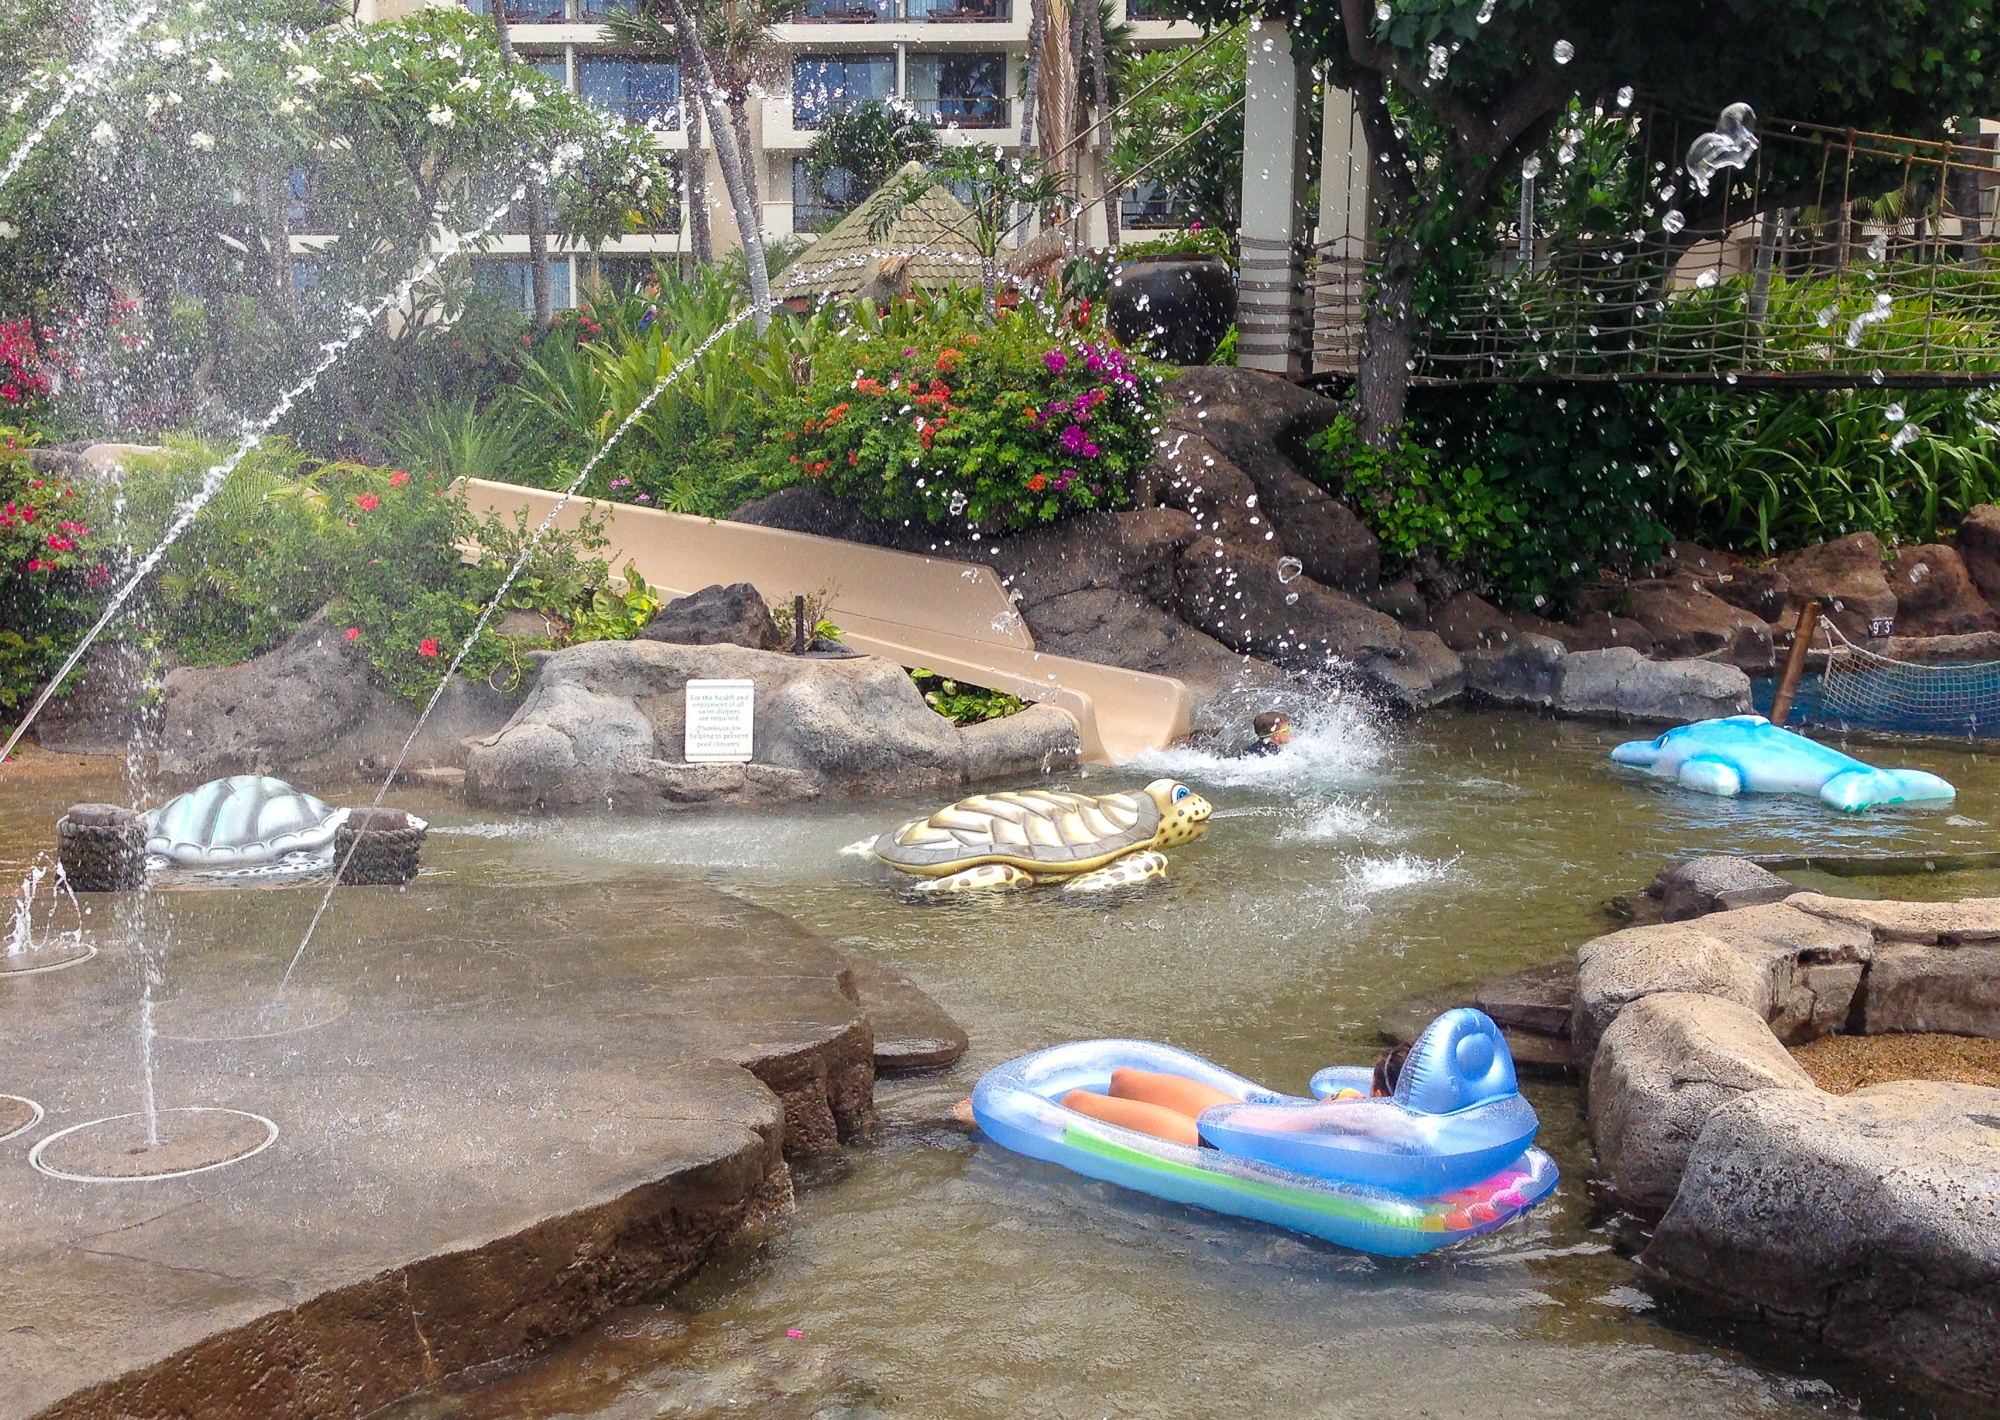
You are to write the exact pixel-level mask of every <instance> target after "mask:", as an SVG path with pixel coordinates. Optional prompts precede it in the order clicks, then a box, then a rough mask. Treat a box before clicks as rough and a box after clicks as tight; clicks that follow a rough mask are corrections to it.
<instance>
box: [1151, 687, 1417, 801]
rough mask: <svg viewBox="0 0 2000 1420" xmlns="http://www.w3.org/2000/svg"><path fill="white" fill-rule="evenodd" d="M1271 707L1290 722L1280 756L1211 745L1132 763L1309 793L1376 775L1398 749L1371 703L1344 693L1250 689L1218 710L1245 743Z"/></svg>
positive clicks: (1175, 774) (1217, 782) (1184, 775)
mask: <svg viewBox="0 0 2000 1420" xmlns="http://www.w3.org/2000/svg"><path fill="white" fill-rule="evenodd" d="M1271 709H1278V710H1283V711H1284V712H1285V713H1286V714H1288V715H1289V716H1291V719H1292V742H1291V743H1290V744H1288V745H1286V746H1285V748H1284V750H1283V751H1282V752H1281V753H1278V754H1273V755H1260V756H1253V757H1251V758H1248V759H1238V758H1236V743H1235V742H1226V743H1224V744H1221V745H1216V746H1212V747H1208V748H1195V747H1193V746H1180V747H1177V748H1174V749H1162V750H1152V751H1149V752H1148V753H1146V754H1142V755H1140V756H1138V757H1137V758H1136V759H1134V760H1133V761H1132V762H1131V764H1130V765H1129V766H1128V767H1129V768H1131V769H1132V770H1133V771H1134V772H1137V773H1143V774H1146V775H1148V776H1152V775H1168V776H1170V777H1172V778H1175V779H1185V780H1188V781H1189V782H1190V783H1193V784H1196V785H1214V786H1221V787H1224V788H1270V789H1279V790H1284V791H1286V792H1288V793H1292V794H1312V793H1315V792H1325V791H1328V790H1333V791H1338V790H1340V789H1343V788H1351V787H1352V786H1353V785H1355V784H1357V783H1361V782H1365V781H1368V780H1371V779H1373V778H1374V777H1375V776H1376V775H1377V774H1378V773H1379V772H1380V771H1381V770H1382V768H1383V767H1384V766H1385V765H1386V764H1387V763H1388V762H1389V760H1390V758H1391V756H1392V754H1393V752H1394V746H1393V741H1392V739H1391V737H1390V735H1389V734H1388V732H1387V731H1386V729H1385V728H1384V726H1383V725H1382V723H1381V721H1380V720H1378V719H1377V718H1376V716H1375V714H1374V712H1373V711H1372V710H1370V709H1369V707H1368V705H1367V704H1366V702H1364V701H1362V700H1361V699H1360V698H1359V697H1356V696H1353V695H1349V694H1345V693H1342V692H1339V691H1330V692H1326V693H1311V692H1301V691H1298V690H1282V689H1280V690H1269V689H1254V688H1247V687H1246V688H1244V689H1242V690H1237V691H1232V692H1230V693H1229V694H1228V695H1226V696H1225V697H1223V699H1222V702H1221V705H1220V706H1219V707H1218V708H1217V710H1216V711H1215V712H1214V713H1215V714H1216V715H1217V716H1218V718H1222V719H1223V721H1224V723H1225V724H1226V725H1227V726H1228V729H1229V731H1230V732H1233V733H1234V734H1235V736H1236V737H1237V739H1238V740H1240V739H1242V738H1246V737H1247V736H1248V734H1249V727H1250V720H1251V718H1252V717H1253V716H1254V715H1256V714H1257V713H1258V712H1260V711H1264V710H1271Z"/></svg>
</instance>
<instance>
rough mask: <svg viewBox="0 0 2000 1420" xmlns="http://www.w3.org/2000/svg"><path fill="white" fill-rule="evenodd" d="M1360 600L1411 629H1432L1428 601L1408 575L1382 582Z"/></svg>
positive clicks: (1433, 628)
mask: <svg viewBox="0 0 2000 1420" xmlns="http://www.w3.org/2000/svg"><path fill="white" fill-rule="evenodd" d="M1362 600H1363V601H1365V602H1367V603H1368V605H1370V606H1372V607H1374V608H1375V610H1377V611H1379V612H1381V613H1382V614H1383V615H1384V616H1393V617H1395V618H1396V620H1398V621H1400V622H1402V623H1403V625H1405V626H1407V627H1409V628H1410V630H1412V631H1434V630H1436V628H1435V627H1433V626H1432V625H1431V607H1430V603H1429V602H1427V601H1425V600H1424V594H1423V593H1422V592H1420V591H1418V590H1417V584H1416V583H1415V582H1414V581H1412V580H1410V579H1409V578H1408V577H1402V578H1398V579H1397V580H1396V581H1393V582H1384V583H1383V584H1382V585H1380V586H1379V587H1377V588H1376V589H1375V590H1374V591H1372V592H1369V593H1367V594H1365V595H1364V596H1363V597H1362Z"/></svg>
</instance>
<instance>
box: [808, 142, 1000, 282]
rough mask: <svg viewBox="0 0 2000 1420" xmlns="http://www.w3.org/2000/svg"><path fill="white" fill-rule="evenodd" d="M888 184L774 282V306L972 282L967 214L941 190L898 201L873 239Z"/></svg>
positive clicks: (974, 269)
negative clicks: (898, 209)
mask: <svg viewBox="0 0 2000 1420" xmlns="http://www.w3.org/2000/svg"><path fill="white" fill-rule="evenodd" d="M922 171H923V167H922V165H921V164H918V163H909V164H906V165H905V166H904V168H903V171H902V172H901V173H899V174H897V177H898V178H900V177H902V176H904V175H906V174H909V173H921V172H922ZM894 186H895V182H894V180H892V181H890V182H887V183H884V184H883V185H882V186H881V187H879V188H877V189H876V190H875V191H874V192H872V193H870V194H869V195H868V197H867V199H866V200H865V201H863V202H862V204H861V205H860V206H859V207H857V208H855V209H854V210H853V211H852V212H850V213H848V214H847V215H846V216H845V217H843V218H841V219H840V221H839V222H837V223H836V224H835V225H834V226H833V227H832V228H831V229H829V230H828V231H827V232H826V234H825V235H824V236H822V237H821V238H820V239H819V240H818V241H816V242H814V243H813V244H812V245H811V246H810V247H808V248H806V250H805V251H803V252H801V253H800V254H799V256H798V257H797V259H796V260H794V261H793V262H792V264H791V266H790V267H788V268H787V269H786V271H785V273H784V274H783V275H782V276H780V277H779V278H778V286H777V290H776V291H775V292H773V294H774V295H775V296H776V297H777V298H778V299H779V300H781V301H791V300H814V299H818V298H821V297H825V296H851V295H854V294H856V293H861V292H865V293H867V294H869V295H873V296H877V297H887V296H892V295H895V294H897V293H898V292H906V291H908V290H909V289H910V288H911V287H912V286H943V285H947V284H950V283H952V282H969V283H973V284H977V282H978V281H979V253H978V251H977V250H975V249H974V247H973V245H972V238H971V235H970V233H971V231H972V214H971V213H970V212H968V211H966V209H965V204H964V203H962V202H960V201H959V200H958V199H957V198H956V197H953V196H952V195H951V194H950V193H949V192H947V191H946V190H945V189H943V188H941V187H934V188H932V189H931V190H930V191H929V192H926V193H925V194H924V195H923V196H922V197H920V198H918V199H917V200H916V201H915V202H911V203H908V204H906V205H905V206H904V207H903V210H902V211H901V212H898V213H897V214H896V218H895V220H894V221H893V222H892V223H890V225H889V229H888V231H886V232H884V233H883V234H882V235H881V236H879V237H878V236H876V235H874V229H875V223H876V220H877V218H878V217H879V216H880V214H881V212H882V210H883V208H884V207H885V206H887V205H888V203H889V202H890V201H891V197H892V193H891V189H892V188H893V187H894Z"/></svg>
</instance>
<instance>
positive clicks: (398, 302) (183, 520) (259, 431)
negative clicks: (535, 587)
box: [0, 182, 595, 764]
mask: <svg viewBox="0 0 2000 1420" xmlns="http://www.w3.org/2000/svg"><path fill="white" fill-rule="evenodd" d="M526 192H527V184H526V183H525V182H524V183H522V184H520V185H519V186H517V187H516V188H515V189H514V191H513V193H512V194H511V195H510V196H509V197H508V198H507V200H506V201H505V202H503V203H502V204H501V205H500V206H499V207H497V208H495V209H494V210H493V212H492V213H491V214H489V215H488V217H487V218H486V220H485V221H484V222H481V223H480V224H479V225H478V226H477V227H475V228H473V229H472V230H471V231H469V232H454V233H452V234H451V235H450V236H448V237H446V238H445V239H444V241H443V242H441V243H439V246H440V248H441V249H440V250H438V251H434V252H432V253H431V255H430V256H429V257H428V258H427V259H426V260H425V261H424V262H422V263H421V264H420V265H419V266H417V268H416V269H415V270H413V271H412V272H411V273H410V274H409V275H408V276H406V277H404V278H403V280H402V281H401V282H400V283H398V285H397V286H396V288H395V289H394V290H393V291H391V292H389V293H388V294H387V295H385V296H383V297H382V298H381V299H380V300H378V301H377V302H375V304H374V305H372V306H355V307H353V308H352V309H351V310H350V312H349V317H350V319H349V322H348V325H347V327H346V329H345V330H343V331H342V332H341V333H340V334H339V335H337V336H335V337H334V338H333V339H332V340H329V341H326V342H325V343H324V344H322V345H321V346H320V354H319V359H318V360H316V361H315V362H314V363H313V366H312V368H311V369H310V370H309V371H307V373H306V374H305V376H304V377H303V378H302V379H300V380H299V381H298V382H297V383H295V384H294V385H292V387H291V388H290V389H288V390H286V391H285V392H284V393H283V394H282V395H280V396H279V398H278V402H277V403H276V404H275V405H273V406H272V407H271V411H270V412H269V413H268V414H266V415H265V416H264V417H263V418H262V419H260V420H258V421H257V422H256V423H255V424H252V425H249V426H248V427H246V428H245V429H244V431H243V437H242V438H241V439H240V440H238V441H237V445H236V447H235V449H234V450H232V451H231V453H230V455H229V457H227V458H225V459H223V460H222V461H221V462H220V463H218V464H215V465H213V466H212V467H210V468H209V470H208V471H207V472H206V473H204V474H203V475H202V478H201V486H200V487H199V488H197V489H196V490H195V491H194V493H193V494H191V495H190V496H189V497H188V498H187V500H186V501H185V502H183V503H181V504H180V505H179V506H178V507H177V508H175V510H174V521H173V522H172V523H171V524H170V525H169V526H168V528H167V531H166V535H165V536H163V537H162V538H161V539H160V541H159V544H158V545H157V546H156V547H154V548H153V550H152V551H151V552H149V553H147V554H146V556H145V557H143V558H141V559H140V561H139V563H138V565H137V566H136V567H135V568H134V569H133V570H132V573H131V575H130V576H129V577H127V578H126V579H125V582H124V584H123V585H122V586H120V587H119V588H118V590H117V591H116V592H114V593H113V594H112V596H111V600H110V601H108V602H107V603H105V607H104V611H103V613H102V614H101V615H100V616H99V617H98V618H97V621H96V622H95V624H93V625H92V626H91V628H90V630H89V631H87V632H85V633H84V637H83V639H82V640H81V641H80V642H78V643H77V645H76V649H75V650H73V651H71V652H70V654H69V658H68V659H67V660H65V661H64V662H63V663H62V666H61V667H60V668H59V669H58V670H57V671H56V673H55V674H54V675H53V676H51V677H50V678H49V682H48V684H47V685H45V686H43V687H42V691H41V694H39V695H37V696H36V697H35V700H34V703H33V704H31V705H30V706H29V707H28V713H27V714H25V715H23V716H22V717H21V720H20V723H19V724H17V725H15V726H14V732H13V733H12V734H11V735H9V736H8V737H7V743H6V744H5V745H0V764H4V763H6V762H7V759H8V757H9V756H11V755H12V754H13V753H14V747H15V746H16V745H18V744H19V743H20V742H21V737H22V736H23V735H25V734H26V733H27V732H28V727H29V726H30V725H32V724H34V723H35V717H36V716H37V715H39V714H41V712H42V707H43V706H45V705H47V704H48V702H49V698H50V697H51V696H53V695H54V694H55V693H56V691H57V689H59V688H60V687H61V685H62V683H63V682H64V681H65V680H67V679H68V678H69V673H70V672H71V671H73V670H75V669H76V665H77V662H79V661H81V660H82V659H83V656H84V653H85V652H86V651H88V650H89V649H90V648H91V647H92V646H93V645H95V644H96V642H97V638H98V637H99V636H101V635H103V633H104V628H105V627H107V626H109V625H110V624H111V622H112V620H113V619H114V618H116V617H117V615H118V613H119V612H120V611H122V610H123V609H124V607H125V603H126V602H127V601H129V600H130V599H131V597H132V594H133V593H134V592H135V591H137V590H138V589H139V585H140V584H141V583H142V582H144V581H145V580H146V578H147V577H149V576H151V575H152V572H153V569H154V568H155V567H158V566H159V565H160V559H161V558H163V557H165V556H166V555H167V550H168V549H169V548H171V547H172V546H173V545H174V544H175V543H176V542H178V541H180V538H181V534H182V533H185V532H186V531H187V530H188V527H189V525H190V524H192V523H193V522H194V520H195V519H196V518H197V517H199V516H200V515H201V510H202V509H203V508H206V507H207V506H208V504H209V502H210V500H211V499H213V498H214V497H215V495H216V494H217V493H219V492H221V491H222V485H223V484H224V483H226V482H228V481H229V475H230V474H232V473H234V472H235V471H236V469H237V467H238V466H239V465H240V464H241V463H242V462H243V460H244V459H245V458H247V457H249V455H250V451H251V450H252V449H254V448H256V447H257V445H258V444H259V443H261V442H262V441H263V439H264V436H265V435H267V434H269V433H270V432H271V430H273V429H274V428H276V427H277V425H278V422H279V421H280V420H281V419H283V418H284V417H285V416H286V415H287V414H289V413H291V411H292V406H293V405H294V404H296V403H297V402H298V401H299V400H300V399H301V398H303V397H304V396H305V395H306V394H308V393H310V392H311V390H312V388H313V386H314V385H316V384H318V383H319V379H320V376H322V375H324V374H325V373H326V372H327V371H328V370H330V369H332V368H333V366H334V365H335V364H336V363H337V362H338V361H339V359H340V357H341V356H342V355H344V354H346V353H347V349H348V347H349V346H351V345H353V344H354V342H355V341H357V340H359V339H360V338H361V337H362V336H364V335H366V334H367V333H368V332H369V331H370V330H372V329H373V328H374V326H375V322H376V321H377V320H379V319H381V318H382V317H383V316H386V315H388V314H389V312H391V311H393V310H397V309H399V308H401V307H402V305H403V304H404V303H405V302H406V301H408V299H409V297H410V293H411V291H413V290H415V289H416V287H417V286H418V285H419V284H420V283H422V282H423V281H425V280H427V279H429V278H430V277H431V276H432V275H433V274H434V273H435V272H436V271H437V269H438V267H439V266H441V265H442V264H443V263H444V262H445V261H447V260H448V259H450V258H451V257H453V256H456V255H457V254H458V253H459V252H461V251H463V250H464V249H465V248H466V247H467V246H468V245H470V244H472V243H474V242H477V241H480V240H483V239H484V238H485V237H486V236H487V235H488V234H489V233H490V232H491V231H492V230H493V228H494V226H495V225H497V224H498V223H499V221H500V219H501V218H502V217H504V216H506V214H507V211H508V209H509V208H511V207H512V206H513V205H514V204H515V203H516V202H518V201H520V200H521V198H522V197H523V196H524V195H525V194H526ZM592 463H593V465H594V464H595V460H592Z"/></svg>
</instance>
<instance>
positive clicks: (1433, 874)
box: [1340, 853, 1458, 897]
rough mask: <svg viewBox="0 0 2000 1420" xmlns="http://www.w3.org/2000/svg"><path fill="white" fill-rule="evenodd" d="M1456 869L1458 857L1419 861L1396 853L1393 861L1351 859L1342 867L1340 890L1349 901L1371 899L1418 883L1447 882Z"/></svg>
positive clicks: (1405, 854)
mask: <svg viewBox="0 0 2000 1420" xmlns="http://www.w3.org/2000/svg"><path fill="white" fill-rule="evenodd" d="M1457 865H1458V855H1457V854H1454V855H1452V856H1451V857H1449V858H1422V857H1418V856H1417V855H1416V854H1413V853H1398V854H1396V855H1395V856H1394V857H1392V858H1365V857H1364V858H1350V859H1349V860H1347V861H1346V862H1345V863H1343V864H1341V869H1340V872H1341V879H1342V887H1343V888H1344V889H1345V890H1346V892H1347V893H1348V895H1349V896H1351V897H1372V896H1373V895H1374V894H1376V893H1378V892H1393V891H1395V890H1396V889H1398V888H1408V887H1416V886H1418V885H1419V884H1421V883H1432V882H1437V881H1439V880H1440V879H1443V878H1448V877H1450V876H1451V874H1452V870H1453V869H1454V868H1455V867H1456V866H1457Z"/></svg>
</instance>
